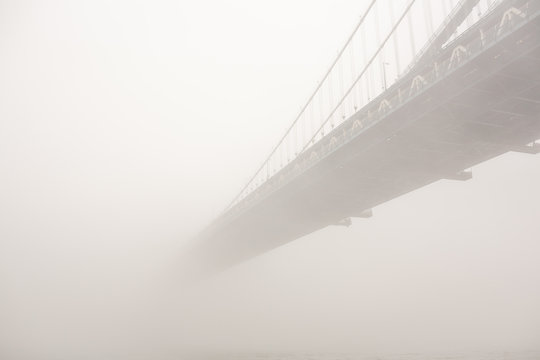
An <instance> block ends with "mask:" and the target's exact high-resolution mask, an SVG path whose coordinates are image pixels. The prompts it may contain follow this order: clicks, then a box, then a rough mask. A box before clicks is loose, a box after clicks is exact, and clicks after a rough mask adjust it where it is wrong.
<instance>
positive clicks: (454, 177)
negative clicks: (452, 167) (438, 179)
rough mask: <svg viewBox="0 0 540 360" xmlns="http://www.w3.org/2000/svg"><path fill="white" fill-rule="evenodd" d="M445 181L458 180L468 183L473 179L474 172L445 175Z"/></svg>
mask: <svg viewBox="0 0 540 360" xmlns="http://www.w3.org/2000/svg"><path fill="white" fill-rule="evenodd" d="M443 179H446V180H457V181H467V180H470V179H472V171H460V172H458V173H456V174H451V175H445V176H444V177H443Z"/></svg>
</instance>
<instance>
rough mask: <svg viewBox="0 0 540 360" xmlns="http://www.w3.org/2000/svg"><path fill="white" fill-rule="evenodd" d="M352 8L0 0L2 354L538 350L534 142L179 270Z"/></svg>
mask: <svg viewBox="0 0 540 360" xmlns="http://www.w3.org/2000/svg"><path fill="white" fill-rule="evenodd" d="M366 3H367V2H366V1H352V0H334V1H326V2H323V1H318V2H311V1H304V0H298V1H294V2H290V1H285V0H276V1H272V2H254V1H248V0H234V1H228V2H222V1H217V0H207V1H206V0H205V1H198V2H182V1H153V2H152V1H114V2H110V1H67V0H65V1H61V0H58V1H37V0H36V1H26V0H21V1H6V0H4V1H2V2H0V53H1V54H2V55H1V56H0V185H1V186H0V358H1V359H6V360H12V359H179V358H187V357H186V356H187V355H185V354H186V353H192V352H201V351H202V352H238V351H240V352H251V351H256V352H267V351H268V352H281V351H284V352H286V351H291V352H295V351H301V352H355V353H362V354H367V355H384V354H393V353H410V352H415V353H456V352H458V353H460V352H484V351H490V352H503V351H510V352H511V351H529V350H536V351H540V308H539V306H538V304H540V286H539V284H540V242H539V235H538V234H539V231H540V221H539V215H540V201H539V199H540V188H539V186H538V184H540V162H539V158H538V156H534V155H525V154H517V153H508V154H505V155H503V156H500V157H498V158H496V159H494V160H492V161H489V162H486V163H483V164H481V165H478V166H475V167H474V168H473V173H474V178H473V179H472V180H470V181H467V182H453V181H440V182H437V183H435V184H432V185H429V186H427V187H424V188H422V189H420V190H417V191H415V192H412V193H409V194H406V195H404V196H401V197H399V198H397V199H395V200H393V201H391V202H389V203H386V204H383V205H381V206H378V207H376V208H375V209H374V216H373V217H372V218H370V219H357V220H354V221H353V225H352V226H351V227H348V228H342V227H328V228H325V229H323V230H321V231H319V232H316V233H313V234H310V235H308V236H305V237H303V238H301V239H299V240H297V241H294V242H291V243H289V244H287V245H285V246H282V247H279V248H277V249H276V250H274V251H271V252H269V253H267V254H264V255H262V256H260V257H256V258H254V259H252V260H250V261H248V262H245V263H242V264H239V265H237V266H235V267H233V268H231V269H229V270H227V271H224V272H222V273H219V274H216V275H214V276H213V277H211V278H209V279H206V280H205V281H203V282H200V283H197V284H190V285H189V286H186V285H185V284H183V283H182V282H181V281H180V277H181V274H180V273H179V269H180V267H181V264H179V261H180V259H181V254H182V251H183V249H184V248H185V246H186V245H187V244H188V243H189V242H190V241H191V240H192V239H193V237H194V236H195V235H196V234H197V233H198V232H199V231H201V229H203V228H204V227H205V226H206V225H207V224H208V223H209V222H210V221H211V220H212V219H214V218H215V217H216V216H218V215H219V214H220V213H221V211H222V210H223V208H224V206H225V205H226V204H227V202H228V201H230V200H231V198H232V197H233V196H234V195H235V194H236V192H237V191H238V190H239V187H240V186H241V185H242V184H243V183H244V182H245V181H246V180H247V179H248V177H249V175H251V172H252V171H253V170H254V169H255V168H256V166H257V165H259V162H260V161H261V160H262V159H263V158H264V156H265V155H266V154H267V152H268V151H269V149H271V147H272V146H273V145H274V143H275V142H276V141H277V140H278V139H279V137H280V135H281V134H282V132H283V131H284V130H285V129H286V127H287V126H288V124H289V123H290V121H291V119H292V118H293V116H294V114H295V113H296V112H297V111H298V110H299V107H300V105H301V104H302V102H303V101H305V99H306V96H307V94H309V92H310V91H312V89H313V88H314V86H315V85H316V81H317V79H319V78H320V76H321V74H323V73H324V71H325V70H326V68H327V66H328V64H329V63H331V61H332V60H333V57H334V56H335V54H336V51H337V49H338V48H339V47H340V46H341V45H342V44H343V41H344V39H345V36H346V34H348V33H349V32H350V30H351V28H352V26H353V25H354V24H355V22H356V21H357V20H358V18H359V16H360V14H361V13H362V11H363V10H364V9H365V7H366Z"/></svg>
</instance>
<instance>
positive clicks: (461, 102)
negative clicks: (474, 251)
mask: <svg viewBox="0 0 540 360" xmlns="http://www.w3.org/2000/svg"><path fill="white" fill-rule="evenodd" d="M398 5H400V6H398ZM420 5H423V6H420ZM440 5H441V6H439V8H438V9H435V8H434V3H433V2H430V1H429V0H427V1H424V2H423V4H422V3H421V1H415V0H412V1H407V2H403V4H402V3H401V2H397V1H394V2H387V8H386V10H384V6H385V3H384V1H382V0H381V1H377V0H373V1H371V2H370V3H369V5H368V7H367V9H366V11H365V13H364V14H363V15H362V17H361V19H360V21H359V23H358V24H357V26H356V27H355V29H354V31H353V32H352V34H351V36H350V37H349V38H348V40H347V42H346V44H345V45H344V47H343V48H342V49H341V51H340V52H339V53H338V56H337V58H336V60H335V61H334V62H333V63H332V65H331V67H330V68H329V70H328V71H327V73H326V74H325V76H324V77H323V79H322V81H321V82H319V84H318V86H317V88H316V89H315V91H314V92H313V94H312V95H311V96H310V97H309V99H308V101H307V103H306V104H305V106H304V107H303V108H302V110H301V111H300V113H299V115H298V116H297V117H296V118H295V120H294V121H293V123H292V125H291V126H290V127H289V129H288V130H287V131H286V133H285V135H284V136H283V137H282V138H281V140H280V141H279V142H278V144H277V145H276V146H275V147H274V149H273V150H272V151H271V153H270V155H269V156H268V157H267V158H266V159H265V160H264V161H263V163H262V164H261V166H260V167H259V168H258V169H257V171H256V172H255V174H254V175H253V176H252V177H251V178H250V180H249V181H248V182H247V184H246V185H245V186H244V187H243V188H242V190H241V191H240V192H239V194H238V195H237V196H236V197H235V198H234V199H233V201H232V202H231V203H230V204H229V206H228V207H227V208H226V210H225V211H224V212H223V213H222V214H221V215H220V216H219V217H218V218H217V219H216V220H214V221H213V222H212V223H211V224H210V225H209V226H208V227H207V228H206V229H204V230H203V231H202V232H201V233H200V234H199V235H198V236H197V238H196V241H195V247H194V250H195V252H194V253H192V254H193V256H195V257H197V258H200V257H201V256H202V257H203V258H205V259H206V260H207V261H209V262H210V263H211V264H212V266H215V267H226V266H230V265H232V264H235V263H237V262H240V261H243V260H246V259H249V258H251V257H254V256H256V255H258V254H261V253H264V252H266V251H269V250H271V249H273V248H275V247H277V246H280V245H282V244H285V243H287V242H290V241H293V240H295V239H297V238H299V237H302V236H304V235H306V234H309V233H311V232H314V231H316V230H319V229H321V228H324V227H326V226H330V225H345V226H348V225H350V224H351V218H354V217H369V216H371V215H372V210H371V209H372V208H373V207H375V206H377V205H379V204H381V203H384V202H387V201H389V200H391V199H394V198H396V197H398V196H400V195H402V194H405V193H407V192H410V191H412V190H415V189H418V188H420V187H423V186H425V185H428V184H430V183H433V182H435V181H438V180H441V179H451V180H467V179H470V178H471V177H472V173H471V171H469V170H468V169H470V168H471V167H472V166H473V165H475V164H478V163H481V162H484V161H486V160H488V159H491V158H494V157H496V156H499V155H501V154H503V153H505V152H508V151H519V152H524V153H531V154H534V153H537V152H539V148H540V146H539V144H537V143H535V141H536V140H537V139H539V138H540V119H539V114H540V2H539V1H533V0H529V1H526V0H499V1H496V0H495V1H493V0H491V1H481V0H462V1H457V2H454V1H445V0H443V1H441V2H440ZM450 5H451V6H452V7H451V8H450ZM381 9H383V10H384V11H385V12H384V16H381V15H380V14H381V11H383V10H381ZM437 19H439V20H437ZM419 24H423V27H422V29H420V30H419V29H418V28H419ZM437 24H438V26H437ZM419 33H420V34H423V38H422V36H420V37H419V36H418V34H419ZM419 38H420V39H419ZM419 44H423V46H422V47H421V48H420V49H418V50H417V45H419Z"/></svg>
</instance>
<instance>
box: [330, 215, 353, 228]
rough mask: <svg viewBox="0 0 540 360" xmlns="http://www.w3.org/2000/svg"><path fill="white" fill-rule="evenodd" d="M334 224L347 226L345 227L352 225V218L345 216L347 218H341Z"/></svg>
mask: <svg viewBox="0 0 540 360" xmlns="http://www.w3.org/2000/svg"><path fill="white" fill-rule="evenodd" d="M333 225H334V226H345V227H349V226H351V225H352V220H351V218H350V217H348V218H345V219H341V220H339V221H338V222H337V223H335V224H333Z"/></svg>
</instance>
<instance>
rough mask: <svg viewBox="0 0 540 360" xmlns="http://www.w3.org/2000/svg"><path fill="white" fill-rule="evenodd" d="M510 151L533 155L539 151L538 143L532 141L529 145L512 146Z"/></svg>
mask: <svg viewBox="0 0 540 360" xmlns="http://www.w3.org/2000/svg"><path fill="white" fill-rule="evenodd" d="M510 151H513V152H519V153H523V154H533V155H534V154H538V153H540V144H539V143H535V142H534V143H532V144H530V145H522V146H512V148H511V149H510Z"/></svg>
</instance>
